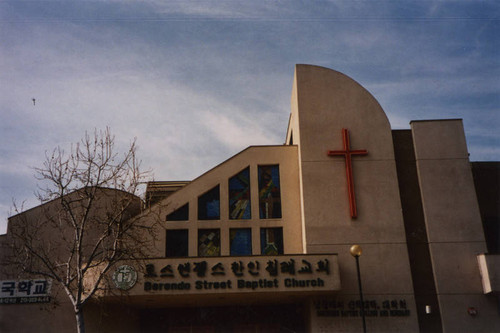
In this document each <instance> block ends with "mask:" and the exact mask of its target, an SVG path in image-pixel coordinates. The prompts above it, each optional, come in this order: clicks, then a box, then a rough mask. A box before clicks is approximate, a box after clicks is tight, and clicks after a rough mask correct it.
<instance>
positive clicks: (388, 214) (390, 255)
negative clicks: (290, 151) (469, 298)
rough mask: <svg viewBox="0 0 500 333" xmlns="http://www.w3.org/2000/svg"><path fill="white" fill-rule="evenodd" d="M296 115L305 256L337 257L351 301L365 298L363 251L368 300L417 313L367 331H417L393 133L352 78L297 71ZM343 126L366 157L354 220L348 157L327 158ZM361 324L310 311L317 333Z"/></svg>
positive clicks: (338, 144) (358, 168) (357, 161)
mask: <svg viewBox="0 0 500 333" xmlns="http://www.w3.org/2000/svg"><path fill="white" fill-rule="evenodd" d="M291 109H292V115H291V118H290V124H289V129H288V132H287V142H289V140H290V136H293V143H294V144H297V145H298V148H299V159H300V160H299V167H300V182H301V185H302V186H303V188H302V191H303V192H302V196H303V201H302V204H303V214H304V217H303V218H304V225H305V230H304V232H305V239H306V249H307V253H328V252H332V253H338V255H339V266H340V272H341V281H342V291H341V292H340V293H339V295H338V296H337V299H338V300H344V301H346V302H347V301H350V300H356V299H358V297H359V296H358V285H357V279H356V266H355V261H354V259H353V258H352V256H351V255H350V254H349V248H350V246H351V245H352V244H359V245H361V246H362V248H363V255H362V257H361V258H360V262H361V270H362V276H363V289H364V292H365V294H366V295H365V299H366V300H374V301H378V302H382V301H383V299H387V298H389V299H405V300H406V302H407V304H408V309H410V311H412V313H411V315H410V316H407V317H401V318H398V319H397V321H394V322H393V321H388V319H387V318H385V319H384V318H369V319H368V320H367V326H368V329H369V331H379V332H386V331H387V330H388V329H393V330H394V331H402V330H404V331H407V332H411V331H417V330H418V324H417V318H416V312H415V303H414V298H413V287H412V280H411V273H410V265H409V261H408V253H407V248H406V237H405V232H404V224H403V217H402V214H401V204H400V198H399V189H398V182H397V174H396V166H395V160H394V151H393V150H394V148H393V143H392V134H391V128H390V124H389V122H388V119H387V117H386V115H385V113H384V111H383V110H382V108H381V107H380V105H379V104H378V102H377V101H376V100H375V98H373V96H372V95H371V94H370V93H369V92H368V91H366V89H364V88H363V87H361V86H360V85H359V84H358V83H357V82H355V81H354V80H352V79H351V78H349V77H347V76H346V75H344V74H341V73H339V72H336V71H333V70H330V69H327V68H322V67H317V66H308V65H297V66H296V70H295V80H294V86H293V90H292V108H291ZM342 128H346V129H348V130H349V132H350V140H351V147H350V148H351V149H352V150H355V149H366V150H367V151H368V155H366V156H354V157H353V158H352V168H353V175H354V187H355V194H356V201H357V208H358V217H357V218H356V219H353V218H351V216H350V211H349V200H348V195H347V181H346V171H345V159H344V158H343V157H330V156H328V155H327V151H329V150H342V149H343V141H342ZM388 322H391V323H393V324H394V325H391V326H390V327H392V328H389V327H388V325H387V323H388ZM360 325H361V320H360V318H359V317H357V318H347V319H346V318H327V317H322V318H319V317H316V316H315V315H314V311H312V313H311V330H312V331H317V330H320V329H322V328H323V329H326V330H328V329H330V330H333V329H334V328H335V329H342V330H343V331H346V332H347V331H359V330H360V328H361V326H360Z"/></svg>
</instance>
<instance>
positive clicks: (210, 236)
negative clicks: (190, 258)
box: [198, 229, 220, 257]
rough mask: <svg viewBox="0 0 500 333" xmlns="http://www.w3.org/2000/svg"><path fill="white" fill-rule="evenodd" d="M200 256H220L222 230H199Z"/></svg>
mask: <svg viewBox="0 0 500 333" xmlns="http://www.w3.org/2000/svg"><path fill="white" fill-rule="evenodd" d="M198 256H200V257H215V256H220V231H219V229H199V230H198Z"/></svg>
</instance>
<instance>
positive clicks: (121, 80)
mask: <svg viewBox="0 0 500 333" xmlns="http://www.w3.org/2000/svg"><path fill="white" fill-rule="evenodd" d="M499 14H500V5H499V4H498V2H497V1H466V0H462V1H404V0H402V1H396V0H388V1H384V0H380V1H377V0H374V1H356V0H344V1H333V0H332V1H248V0H243V1H239V0H231V1H229V0H226V1H224V0H219V1H203V0H199V1H140V2H139V1H0V117H1V120H2V121H1V123H0V138H1V142H2V143H1V145H0V233H2V232H5V226H6V218H7V216H8V215H9V212H10V211H11V206H12V199H13V198H14V199H15V200H16V201H17V202H23V201H25V207H26V208H30V207H32V206H35V205H36V204H37V202H36V201H35V199H34V195H33V193H34V191H36V184H37V182H36V179H35V178H34V177H33V174H34V171H33V167H36V166H41V164H42V163H43V160H44V156H45V152H46V151H51V150H52V149H53V148H54V147H56V146H58V145H59V146H62V147H63V148H69V146H70V144H71V143H72V142H77V141H78V140H79V139H80V138H81V137H82V136H83V135H84V133H85V131H93V129H94V128H98V129H103V128H105V127H106V126H109V127H110V128H111V130H112V132H113V133H114V134H115V135H116V140H117V146H118V148H119V149H124V148H125V147H126V146H127V145H128V144H129V143H130V141H131V140H132V139H133V138H134V137H137V142H138V145H139V156H140V158H141V159H142V161H143V166H144V168H148V169H149V168H151V169H153V171H154V175H155V177H154V178H155V180H190V179H193V178H195V177H197V176H198V175H200V174H201V173H203V172H204V171H206V170H208V169H210V168H211V167H213V166H215V165H217V164H218V163H220V162H222V161H224V160H225V159H227V158H229V157H230V156H232V155H233V154H235V153H237V152H239V151H240V150H242V149H244V148H245V147H247V146H249V145H258V144H281V143H283V141H284V139H285V138H284V137H285V131H286V126H287V122H288V115H289V112H290V111H289V108H290V92H291V87H292V79H293V70H294V65H295V64H297V63H307V64H314V65H319V66H325V67H329V68H332V69H335V70H338V71H340V72H343V73H345V74H347V75H348V76H350V77H352V78H353V79H355V80H356V81H358V82H359V83H360V84H361V85H363V86H364V87H366V88H367V89H368V90H369V91H370V92H371V93H372V94H373V95H374V96H375V98H376V99H377V100H378V101H379V102H380V104H381V105H382V107H383V108H384V110H385V112H386V113H387V115H388V117H389V120H390V122H391V125H392V127H393V128H409V121H410V120H421V119H440V118H462V119H463V120H464V125H465V130H466V135H467V142H468V145H469V152H470V157H471V160H474V161H478V160H484V161H487V160H490V161H491V160H494V161H499V160H500V130H499V128H500V107H499V105H500V103H499V102H500V98H499V96H500V37H499V36H500V33H499V32H500V15H499ZM32 98H36V105H33V102H32Z"/></svg>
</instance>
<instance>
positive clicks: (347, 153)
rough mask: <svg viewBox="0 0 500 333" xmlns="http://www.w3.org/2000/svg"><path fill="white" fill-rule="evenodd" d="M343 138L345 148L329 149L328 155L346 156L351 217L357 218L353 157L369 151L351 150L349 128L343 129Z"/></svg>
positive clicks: (366, 153)
mask: <svg viewBox="0 0 500 333" xmlns="http://www.w3.org/2000/svg"><path fill="white" fill-rule="evenodd" d="M342 140H343V143H344V149H343V150H329V151H328V152H327V155H328V156H343V157H344V158H345V172H346V178H347V195H348V198H349V208H350V211H351V218H353V219H355V218H356V217H358V212H357V209H356V196H355V194H354V179H353V175H352V159H351V157H352V156H353V155H354V156H358V155H359V156H364V155H368V151H367V150H365V149H356V150H351V143H350V139H349V130H348V129H347V128H343V129H342Z"/></svg>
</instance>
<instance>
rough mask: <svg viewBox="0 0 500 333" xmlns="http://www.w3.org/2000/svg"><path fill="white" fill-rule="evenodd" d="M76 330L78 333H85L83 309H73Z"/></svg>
mask: <svg viewBox="0 0 500 333" xmlns="http://www.w3.org/2000/svg"><path fill="white" fill-rule="evenodd" d="M75 315H76V330H77V332H78V333H85V323H84V322H83V309H82V308H81V307H75Z"/></svg>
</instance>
